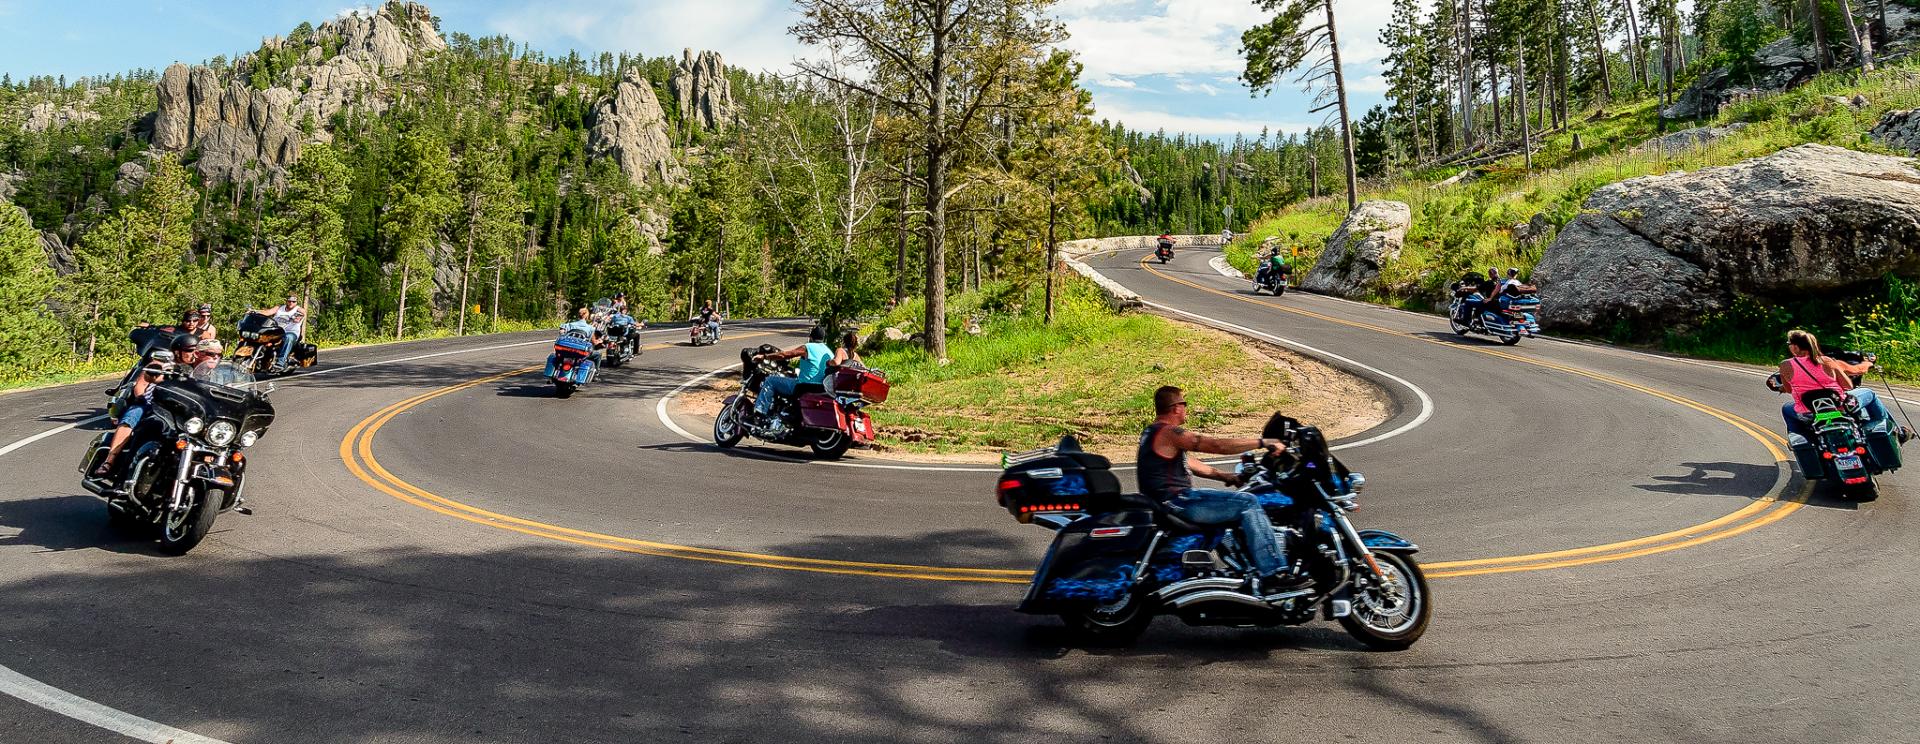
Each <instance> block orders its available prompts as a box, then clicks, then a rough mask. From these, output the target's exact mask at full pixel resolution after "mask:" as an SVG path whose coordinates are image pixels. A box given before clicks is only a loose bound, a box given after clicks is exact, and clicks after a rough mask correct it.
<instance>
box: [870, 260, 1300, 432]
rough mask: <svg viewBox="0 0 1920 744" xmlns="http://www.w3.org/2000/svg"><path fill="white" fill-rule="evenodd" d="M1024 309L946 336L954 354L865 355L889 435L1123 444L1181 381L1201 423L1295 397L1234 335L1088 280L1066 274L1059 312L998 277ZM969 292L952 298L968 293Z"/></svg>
mask: <svg viewBox="0 0 1920 744" xmlns="http://www.w3.org/2000/svg"><path fill="white" fill-rule="evenodd" d="M985 293H986V294H1000V295H1003V296H1009V297H1020V298H1022V300H1023V301H1022V302H1020V303H1018V310H1007V311H1002V312H999V313H995V314H991V315H988V316H987V318H986V320H985V322H983V323H982V330H983V333H982V334H981V335H979V336H971V335H966V334H964V333H963V334H961V335H959V336H955V337H953V338H952V339H950V340H949V344H948V356H949V357H950V362H949V363H948V364H944V365H943V364H938V363H936V362H935V361H934V360H933V359H931V358H929V357H928V356H927V354H926V353H925V352H924V351H922V350H920V349H919V348H917V347H909V346H904V345H902V346H895V347H893V348H889V349H884V350H881V351H877V352H874V353H872V354H868V355H867V357H866V359H867V363H868V364H870V365H872V366H874V367H877V368H880V369H884V370H886V371H887V374H888V379H889V380H890V381H891V382H892V384H893V390H892V396H891V397H890V398H889V399H888V400H887V402H886V403H885V404H884V405H880V406H875V407H874V408H873V409H871V412H872V414H873V417H874V420H875V422H876V423H877V424H878V425H879V428H880V443H881V444H882V445H885V446H888V447H891V448H897V449H901V450H905V451H910V452H941V453H951V452H977V451H982V450H1022V449H1030V448H1034V447H1040V446H1044V445H1048V444H1051V443H1053V442H1054V441H1055V440H1057V439H1058V438H1059V437H1060V436H1062V435H1065V434H1072V435H1074V436H1076V437H1079V438H1080V440H1081V441H1082V443H1084V444H1086V445H1087V446H1089V447H1107V448H1114V447H1124V446H1126V445H1128V444H1129V443H1131V442H1132V441H1133V440H1134V439H1135V438H1137V437H1138V436H1139V432H1140V428H1141V427H1142V426H1145V425H1146V423H1147V422H1148V421H1149V420H1151V419H1152V418H1153V401H1152V398H1153V391H1154V389H1155V388H1157V387H1159V386H1161V385H1179V386H1181V387H1183V388H1186V390H1187V394H1188V396H1189V398H1190V400H1192V402H1193V409H1194V421H1193V425H1194V426H1196V427H1202V428H1205V427H1209V426H1217V425H1219V424H1222V423H1226V422H1233V421H1239V420H1243V419H1249V418H1253V417H1259V418H1260V419H1262V420H1264V418H1265V417H1266V416H1267V415H1268V414H1269V413H1271V412H1272V411H1274V410H1276V409H1278V408H1280V407H1282V406H1283V405H1284V404H1286V403H1287V402H1288V401H1287V399H1286V397H1285V390H1286V389H1287V387H1286V386H1287V382H1288V377H1287V375H1286V374H1285V373H1284V372H1282V371H1281V370H1279V369H1277V368H1275V367H1274V366H1273V365H1272V364H1271V363H1269V362H1267V361H1265V360H1262V359H1260V358H1257V357H1255V356H1254V355H1252V354H1251V353H1249V352H1248V350H1247V348H1246V347H1245V346H1243V345H1242V344H1241V343H1239V342H1238V341H1235V340H1233V339H1231V338H1229V337H1225V336H1223V335H1219V334H1214V333H1211V332H1202V331H1199V330H1196V329H1192V328H1190V327H1186V326H1181V325H1176V324H1174V323H1173V322H1171V321H1168V320H1166V319H1163V318H1160V317H1157V316H1152V315H1144V314H1116V313H1113V312H1111V311H1109V310H1108V309H1107V306H1106V303H1105V300H1104V299H1103V298H1102V297H1101V296H1100V295H1099V291H1098V289H1096V288H1095V287H1094V286H1093V284H1092V283H1091V282H1088V281H1085V280H1083V279H1080V278H1079V277H1063V284H1062V287H1061V297H1060V300H1059V303H1058V306H1057V307H1058V312H1057V314H1056V319H1055V322H1054V323H1053V324H1052V325H1046V324H1044V323H1042V322H1041V319H1040V309H1041V307H1042V303H1041V296H1040V293H1039V288H1038V287H1024V288H1023V287H995V286H994V285H989V286H988V288H987V289H986V290H985ZM965 298H966V296H965V295H962V296H960V297H956V298H955V300H956V304H965V302H967V301H970V300H967V299H965Z"/></svg>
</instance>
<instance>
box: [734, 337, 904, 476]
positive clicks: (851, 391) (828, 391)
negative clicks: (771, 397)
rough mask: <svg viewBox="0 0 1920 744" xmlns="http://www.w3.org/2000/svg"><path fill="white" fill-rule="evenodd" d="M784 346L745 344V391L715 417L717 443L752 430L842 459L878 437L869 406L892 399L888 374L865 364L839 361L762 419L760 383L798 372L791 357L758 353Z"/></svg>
mask: <svg viewBox="0 0 1920 744" xmlns="http://www.w3.org/2000/svg"><path fill="white" fill-rule="evenodd" d="M776 351H779V350H778V349H775V348H774V347H772V346H761V347H760V348H758V349H741V350H740V363H741V372H740V392H739V393H738V394H735V395H732V396H728V398H727V400H726V402H725V403H724V404H722V405H721V408H720V413H719V415H717V416H715V417H714V419H713V443H714V444H716V445H719V446H720V447H722V448H728V447H732V446H734V445H736V444H739V443H740V440H741V439H743V438H745V437H747V436H752V437H753V438H755V439H758V440H760V441H763V442H767V443H769V444H784V445H789V446H793V447H808V448H811V449H812V450H813V455H814V456H815V457H818V458H821V459H825V460H837V459H839V458H840V456H841V455H844V454H846V453H847V450H848V449H849V448H851V447H854V446H862V447H864V446H866V445H869V444H872V443H873V433H874V431H873V418H872V417H870V416H868V415H867V413H866V411H864V410H862V409H865V408H866V407H867V406H870V405H873V404H875V403H885V402H886V400H887V390H888V388H889V387H890V386H889V385H888V384H887V377H886V375H884V374H882V373H881V372H880V371H879V370H872V369H867V368H865V367H857V366H848V367H835V368H833V369H831V370H829V371H828V373H827V379H826V383H825V384H822V385H801V386H799V388H798V389H797V390H796V391H795V395H794V397H793V398H792V399H791V400H789V399H784V398H782V399H776V400H775V401H774V404H773V410H772V412H770V413H769V415H768V416H766V417H765V418H764V419H762V418H761V417H760V416H759V415H758V414H757V413H755V412H754V401H755V400H756V399H757V398H758V397H759V394H760V386H761V384H763V383H765V382H766V380H767V378H769V377H774V376H784V377H792V376H793V374H794V372H793V367H792V365H791V364H789V363H788V362H784V361H773V360H769V359H759V360H756V359H754V355H755V354H756V353H758V354H771V353H773V352H776Z"/></svg>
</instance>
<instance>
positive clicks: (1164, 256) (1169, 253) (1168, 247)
mask: <svg viewBox="0 0 1920 744" xmlns="http://www.w3.org/2000/svg"><path fill="white" fill-rule="evenodd" d="M1153 257H1154V258H1157V259H1160V263H1162V264H1164V263H1166V262H1168V261H1171V260H1173V243H1172V242H1170V241H1165V240H1162V241H1160V244H1159V245H1158V246H1157V247H1155V248H1154V249H1153Z"/></svg>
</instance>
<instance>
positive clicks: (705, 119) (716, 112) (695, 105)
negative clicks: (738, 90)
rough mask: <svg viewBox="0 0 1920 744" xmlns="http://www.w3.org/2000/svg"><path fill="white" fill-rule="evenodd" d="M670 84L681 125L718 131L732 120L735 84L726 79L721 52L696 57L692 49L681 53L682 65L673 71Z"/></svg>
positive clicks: (725, 69)
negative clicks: (690, 124) (689, 122)
mask: <svg viewBox="0 0 1920 744" xmlns="http://www.w3.org/2000/svg"><path fill="white" fill-rule="evenodd" d="M669 82H670V83H671V84H672V87H673V101H674V103H675V104H676V105H677V106H678V107H679V109H680V121H681V122H683V123H684V122H688V121H691V122H694V123H696V124H698V125H699V126H700V127H701V128H703V129H707V130H713V131H718V130H720V129H723V128H725V127H726V125H727V122H729V121H731V120H732V119H733V84H732V83H731V82H729V81H728V80H727V66H726V63H724V62H722V61H721V59H720V53H719V52H701V53H700V55H699V56H697V57H696V56H694V54H693V50H692V49H682V50H680V64H679V65H677V66H675V67H674V68H673V77H672V78H671V79H670V80H669Z"/></svg>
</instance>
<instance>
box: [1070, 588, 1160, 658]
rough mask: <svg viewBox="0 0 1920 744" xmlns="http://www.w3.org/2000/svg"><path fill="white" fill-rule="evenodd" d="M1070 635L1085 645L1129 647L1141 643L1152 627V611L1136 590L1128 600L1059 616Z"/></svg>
mask: <svg viewBox="0 0 1920 744" xmlns="http://www.w3.org/2000/svg"><path fill="white" fill-rule="evenodd" d="M1060 620H1061V621H1063V622H1065V623H1066V624H1067V632H1068V633H1070V634H1072V635H1073V636H1074V638H1075V639H1077V640H1079V641H1080V642H1082V643H1086V644H1089V645H1097V646H1126V645H1131V644H1132V643H1133V642H1134V641H1136V640H1139V639H1140V634H1142V633H1145V632H1147V626H1148V625H1151V624H1153V609H1152V608H1151V607H1150V606H1149V605H1148V602H1147V600H1146V598H1145V597H1143V596H1141V594H1140V592H1139V591H1137V590H1128V591H1127V594H1126V596H1124V597H1121V598H1119V599H1116V600H1114V601H1112V602H1108V603H1107V604H1103V605H1096V606H1093V607H1090V608H1087V609H1085V610H1079V611H1076V612H1063V613H1060Z"/></svg>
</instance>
